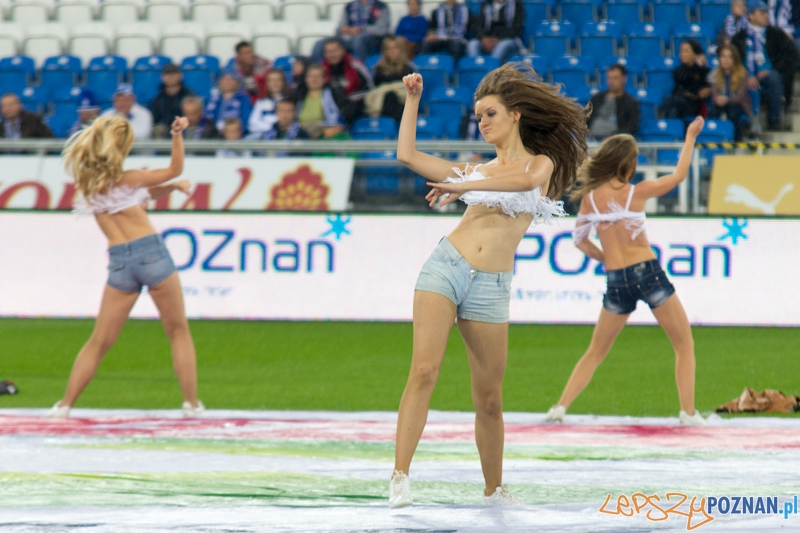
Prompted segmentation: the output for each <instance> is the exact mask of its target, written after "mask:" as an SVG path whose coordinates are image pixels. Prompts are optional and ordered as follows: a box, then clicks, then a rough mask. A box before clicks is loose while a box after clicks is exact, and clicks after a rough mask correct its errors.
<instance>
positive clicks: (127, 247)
mask: <svg viewBox="0 0 800 533" xmlns="http://www.w3.org/2000/svg"><path fill="white" fill-rule="evenodd" d="M163 243H164V241H163V240H162V239H161V235H159V234H158V233H153V234H152V235H147V236H145V237H141V238H139V239H134V240H132V241H130V242H125V243H122V244H116V245H114V246H112V247H110V248H109V249H108V255H109V256H134V255H138V254H140V253H142V252H146V251H147V250H149V249H151V248H153V247H154V246H159V245H162V244H163Z"/></svg>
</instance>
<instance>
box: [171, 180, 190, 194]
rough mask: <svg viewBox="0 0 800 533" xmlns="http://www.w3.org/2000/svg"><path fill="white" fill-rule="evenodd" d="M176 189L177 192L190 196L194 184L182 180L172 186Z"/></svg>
mask: <svg viewBox="0 0 800 533" xmlns="http://www.w3.org/2000/svg"><path fill="white" fill-rule="evenodd" d="M172 185H173V187H175V190H176V191H181V192H182V193H183V194H186V195H188V194H189V192H190V189H191V186H192V184H191V183H189V180H180V181H176V182H175V183H173V184H172Z"/></svg>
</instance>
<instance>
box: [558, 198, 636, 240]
mask: <svg viewBox="0 0 800 533" xmlns="http://www.w3.org/2000/svg"><path fill="white" fill-rule="evenodd" d="M634 187H635V185H631V190H630V192H628V201H627V202H626V203H625V207H624V208H623V207H622V206H621V205H619V204H618V203H617V202H615V201H614V200H611V201H610V202H608V208H609V209H610V210H611V211H610V212H608V213H601V212H600V210H599V209H597V204H595V203H594V191H591V192H589V200H590V201H591V202H592V208H594V213H583V214H580V215H578V220H577V222H576V223H575V229H574V230H573V231H572V239H573V241H575V243H576V244H577V243H579V242H581V241H582V240H584V239H585V238H586V237H588V236H589V232H590V231H592V228H596V227H597V226H599V225H600V224H604V223H605V224H606V225H607V226H610V225H611V224H614V223H615V222H619V221H621V220H625V221H626V222H625V229H628V230H632V233H631V239H635V238H636V237H638V236H639V234H640V233H641V232H643V231H644V221H645V214H644V211H631V210H630V207H631V199H632V198H633V188H634Z"/></svg>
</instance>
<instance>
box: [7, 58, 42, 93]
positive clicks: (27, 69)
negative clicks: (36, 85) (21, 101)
mask: <svg viewBox="0 0 800 533" xmlns="http://www.w3.org/2000/svg"><path fill="white" fill-rule="evenodd" d="M35 72H36V70H35V67H34V63H33V59H32V58H30V57H26V56H12V57H4V58H2V59H0V94H3V93H14V94H21V93H22V91H24V90H25V87H27V86H28V83H29V81H31V80H32V79H33V76H34V74H35Z"/></svg>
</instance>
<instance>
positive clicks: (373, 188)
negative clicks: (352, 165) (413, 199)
mask: <svg viewBox="0 0 800 533" xmlns="http://www.w3.org/2000/svg"><path fill="white" fill-rule="evenodd" d="M354 138H355V137H354ZM361 159H364V160H374V161H394V160H396V159H397V154H395V153H394V152H364V153H363V154H361ZM361 170H362V171H363V176H364V185H365V192H366V194H367V195H370V196H399V195H400V171H401V168H400V167H399V166H397V165H391V166H386V165H380V166H377V165H376V166H364V167H361Z"/></svg>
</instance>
